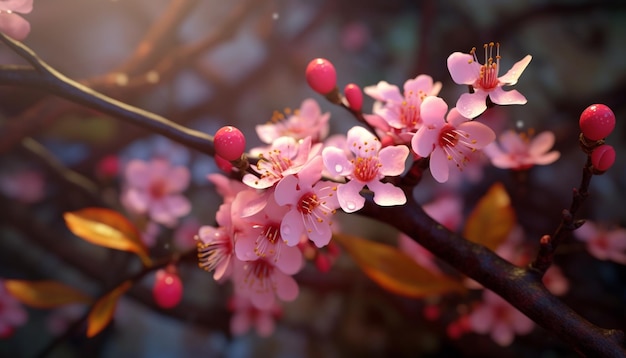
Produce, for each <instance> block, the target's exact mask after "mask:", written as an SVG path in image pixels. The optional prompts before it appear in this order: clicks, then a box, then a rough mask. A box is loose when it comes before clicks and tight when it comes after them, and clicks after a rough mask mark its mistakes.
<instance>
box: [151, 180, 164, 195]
mask: <svg viewBox="0 0 626 358" xmlns="http://www.w3.org/2000/svg"><path fill="white" fill-rule="evenodd" d="M148 190H149V192H150V197H152V198H153V199H161V198H163V197H164V196H165V195H166V194H167V183H166V182H165V180H162V179H155V180H154V181H153V182H152V183H150V187H149V189H148Z"/></svg>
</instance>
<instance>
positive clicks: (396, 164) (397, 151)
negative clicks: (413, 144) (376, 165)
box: [378, 145, 409, 176]
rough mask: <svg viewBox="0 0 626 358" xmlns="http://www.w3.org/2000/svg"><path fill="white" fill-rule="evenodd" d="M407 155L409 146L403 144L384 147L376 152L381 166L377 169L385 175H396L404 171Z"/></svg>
mask: <svg viewBox="0 0 626 358" xmlns="http://www.w3.org/2000/svg"><path fill="white" fill-rule="evenodd" d="M408 156H409V148H407V147H406V146H404V145H396V146H389V147H385V148H383V149H381V150H380V152H379V153H378V160H379V161H380V164H382V166H381V167H380V169H379V170H378V171H379V173H380V174H382V175H385V176H397V175H400V174H402V173H403V172H404V168H405V161H406V158H407V157H408Z"/></svg>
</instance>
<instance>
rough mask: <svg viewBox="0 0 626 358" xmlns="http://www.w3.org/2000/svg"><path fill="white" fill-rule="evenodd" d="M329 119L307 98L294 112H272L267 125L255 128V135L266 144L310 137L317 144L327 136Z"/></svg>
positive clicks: (315, 102) (326, 114) (317, 105)
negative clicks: (281, 138)
mask: <svg viewBox="0 0 626 358" xmlns="http://www.w3.org/2000/svg"><path fill="white" fill-rule="evenodd" d="M329 119H330V113H328V112H326V113H322V110H321V109H320V106H319V104H317V101H315V100H314V99H312V98H308V99H305V100H304V101H303V102H302V104H301V105H300V108H299V109H297V110H295V111H291V110H289V109H286V110H285V114H283V113H280V112H278V111H276V112H274V114H273V115H272V119H271V121H270V122H269V123H267V124H261V125H258V126H256V133H257V135H258V136H259V138H260V139H261V141H263V142H264V143H267V144H271V143H273V142H274V141H275V140H276V139H278V138H280V137H283V136H286V137H292V138H294V139H297V140H300V139H304V138H306V137H311V139H312V141H313V142H315V143H317V142H319V141H321V140H323V139H324V138H326V136H327V135H328V129H329V125H328V120H329Z"/></svg>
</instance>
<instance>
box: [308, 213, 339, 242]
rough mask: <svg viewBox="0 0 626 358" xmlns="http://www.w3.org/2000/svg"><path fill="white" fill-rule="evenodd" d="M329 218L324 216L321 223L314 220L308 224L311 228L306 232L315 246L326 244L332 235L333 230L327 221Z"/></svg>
mask: <svg viewBox="0 0 626 358" xmlns="http://www.w3.org/2000/svg"><path fill="white" fill-rule="evenodd" d="M329 220H330V219H328V218H326V219H325V222H323V223H319V222H317V221H315V220H314V221H312V224H311V225H310V226H312V227H313V228H312V229H311V232H307V235H308V237H309V239H310V240H311V241H313V242H314V243H315V246H317V247H324V246H326V245H328V243H329V242H330V239H331V237H332V236H333V231H332V230H331V229H330V223H329V222H328V221H329Z"/></svg>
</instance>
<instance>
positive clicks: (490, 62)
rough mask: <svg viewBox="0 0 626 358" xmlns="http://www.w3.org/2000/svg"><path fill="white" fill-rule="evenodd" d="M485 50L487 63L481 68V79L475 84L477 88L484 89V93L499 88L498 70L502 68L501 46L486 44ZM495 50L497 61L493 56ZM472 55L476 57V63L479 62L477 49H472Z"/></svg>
mask: <svg viewBox="0 0 626 358" xmlns="http://www.w3.org/2000/svg"><path fill="white" fill-rule="evenodd" d="M483 48H484V50H485V63H484V64H483V65H481V66H480V73H479V77H478V79H477V80H476V82H475V83H474V87H475V88H479V89H482V90H483V91H490V90H492V89H494V88H496V87H498V70H499V68H500V44H499V43H497V42H496V43H495V44H494V43H493V42H490V43H489V44H484V45H483ZM494 48H495V53H496V55H495V60H494V56H493V52H494ZM470 54H471V55H472V56H474V61H476V62H477V63H479V62H478V58H477V57H476V47H474V48H472V50H471V51H470Z"/></svg>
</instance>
